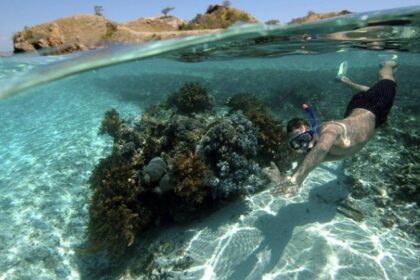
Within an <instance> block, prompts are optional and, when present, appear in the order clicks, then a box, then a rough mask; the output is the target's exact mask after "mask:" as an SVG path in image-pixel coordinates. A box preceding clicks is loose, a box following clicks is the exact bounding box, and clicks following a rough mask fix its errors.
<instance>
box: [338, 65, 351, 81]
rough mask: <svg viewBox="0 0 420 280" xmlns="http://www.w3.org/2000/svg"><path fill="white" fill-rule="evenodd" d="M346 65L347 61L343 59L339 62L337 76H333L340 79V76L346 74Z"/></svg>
mask: <svg viewBox="0 0 420 280" xmlns="http://www.w3.org/2000/svg"><path fill="white" fill-rule="evenodd" d="M347 67H348V63H347V61H343V62H341V63H340V66H339V67H338V71H337V76H336V77H335V79H336V80H339V81H340V80H341V77H343V76H345V75H347Z"/></svg>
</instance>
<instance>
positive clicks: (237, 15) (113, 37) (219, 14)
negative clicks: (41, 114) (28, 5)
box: [13, 5, 350, 55]
mask: <svg viewBox="0 0 420 280" xmlns="http://www.w3.org/2000/svg"><path fill="white" fill-rule="evenodd" d="M348 13H350V12H349V11H346V10H344V11H340V12H331V13H321V14H317V13H315V12H308V15H307V16H305V17H302V18H296V19H293V20H292V21H291V22H290V23H289V24H300V23H304V22H309V21H314V20H318V19H324V18H328V17H334V16H340V15H346V14H348ZM237 22H251V23H258V20H257V19H256V18H255V17H253V16H251V15H250V14H249V13H247V12H245V11H242V10H240V9H236V8H233V7H231V6H227V5H210V6H209V7H208V8H207V10H206V12H205V13H204V14H197V16H196V17H195V18H193V19H192V20H191V21H185V20H182V19H179V18H177V17H174V16H169V15H166V14H165V15H163V16H154V17H141V18H139V19H137V20H133V21H129V22H125V23H117V22H114V21H111V20H109V19H107V18H106V17H104V16H102V15H101V14H81V15H74V16H69V17H64V18H60V19H57V20H55V21H52V22H49V23H43V24H39V25H35V26H32V27H25V29H24V30H22V31H19V32H16V33H15V34H14V36H13V48H14V53H22V52H40V53H42V54H48V55H50V54H64V53H71V52H75V51H83V50H89V49H95V48H101V47H105V46H107V45H109V44H119V43H125V44H126V43H128V44H133V43H143V42H148V41H155V40H161V39H169V38H174V37H183V36H190V35H197V34H205V33H211V32H218V31H220V30H222V29H224V28H227V27H229V26H231V25H232V24H235V23H237ZM273 22H274V21H273ZM275 22H278V21H275Z"/></svg>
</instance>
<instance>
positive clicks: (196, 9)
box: [0, 0, 420, 51]
mask: <svg viewBox="0 0 420 280" xmlns="http://www.w3.org/2000/svg"><path fill="white" fill-rule="evenodd" d="M221 2H222V1H221V0H216V1H215V0H177V1H169V0H0V51H10V50H12V41H11V38H12V35H13V33H14V32H16V31H19V30H21V29H23V27H24V26H31V25H35V24H39V23H44V22H48V21H51V20H54V19H57V18H60V17H64V16H70V15H74V14H81V13H89V14H91V13H93V7H94V6H95V5H100V6H102V7H103V9H104V11H103V14H104V16H105V17H107V18H108V19H111V20H114V21H117V22H125V21H128V20H134V19H137V18H139V17H141V16H154V15H159V14H160V11H161V10H162V8H164V7H166V6H172V7H175V10H174V11H172V12H171V14H172V15H174V16H177V17H179V18H182V19H185V20H190V19H192V18H193V17H194V16H195V15H196V14H197V13H204V12H205V10H206V8H207V7H208V6H209V5H210V4H217V3H221ZM230 2H231V3H232V6H233V7H236V8H240V9H243V10H245V11H247V12H249V13H250V14H252V15H253V16H255V17H256V18H257V19H258V20H260V21H266V20H269V19H278V20H280V22H282V23H286V22H288V21H290V19H292V18H295V17H299V16H303V15H305V14H306V13H307V11H315V12H329V11H338V10H343V9H347V10H350V11H353V12H365V11H371V10H382V9H389V8H396V7H406V6H415V5H420V0H231V1H230Z"/></svg>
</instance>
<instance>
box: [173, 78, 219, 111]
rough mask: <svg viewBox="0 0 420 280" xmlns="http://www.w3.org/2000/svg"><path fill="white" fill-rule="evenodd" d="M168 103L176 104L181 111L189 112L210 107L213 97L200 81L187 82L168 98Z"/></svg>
mask: <svg viewBox="0 0 420 280" xmlns="http://www.w3.org/2000/svg"><path fill="white" fill-rule="evenodd" d="M168 104H170V105H173V106H175V107H176V108H177V109H178V111H179V112H180V113H185V114H189V113H196V112H202V111H205V110H207V109H210V108H211V107H212V106H213V98H212V97H211V96H210V95H209V94H208V93H207V89H205V88H204V87H202V86H201V85H200V84H199V83H196V82H189V83H188V82H187V83H185V84H183V85H182V86H181V87H180V88H179V89H178V90H177V91H176V92H175V93H174V94H173V95H171V96H170V97H169V98H168Z"/></svg>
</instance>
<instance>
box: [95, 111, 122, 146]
mask: <svg viewBox="0 0 420 280" xmlns="http://www.w3.org/2000/svg"><path fill="white" fill-rule="evenodd" d="M121 124H122V120H121V118H120V114H118V112H117V110H115V109H112V110H109V111H107V112H105V117H104V119H103V120H102V124H101V127H100V128H99V134H108V135H109V136H111V137H112V138H114V141H116V140H118V136H119V132H120V127H121Z"/></svg>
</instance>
